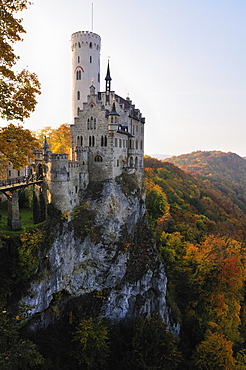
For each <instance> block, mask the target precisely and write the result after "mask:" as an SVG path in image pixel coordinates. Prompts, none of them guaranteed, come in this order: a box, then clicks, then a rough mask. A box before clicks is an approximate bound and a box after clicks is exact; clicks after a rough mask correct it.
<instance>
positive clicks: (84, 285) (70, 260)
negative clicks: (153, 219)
mask: <svg viewBox="0 0 246 370" xmlns="http://www.w3.org/2000/svg"><path fill="white" fill-rule="evenodd" d="M123 180H124V181H122V179H121V182H117V181H114V180H110V181H105V182H102V183H97V184H92V185H91V187H89V188H88V189H87V191H86V192H83V194H81V206H79V207H78V208H77V209H75V210H74V213H73V215H72V217H71V219H70V220H66V221H63V222H62V225H61V223H60V224H59V225H57V226H56V228H55V230H53V235H54V237H53V240H52V245H51V247H50V249H49V251H48V252H47V251H46V252H45V253H47V254H46V255H43V256H41V258H42V259H43V260H45V263H44V264H43V267H42V268H41V270H40V272H39V274H38V276H39V278H38V279H37V281H34V282H32V284H31V287H30V289H29V292H28V294H27V296H26V297H25V298H24V301H25V303H27V304H29V305H33V306H34V309H33V312H34V313H37V314H39V315H38V316H39V317H40V318H41V319H40V323H39V324H37V325H38V326H40V325H41V326H42V325H45V326H46V325H47V324H48V323H49V321H50V319H49V315H48V312H49V310H50V308H51V307H52V304H53V302H54V299H55V297H56V296H57V294H59V293H61V292H62V296H63V297H66V301H69V300H71V299H74V298H75V299H76V298H77V297H82V298H83V297H84V301H85V300H86V299H87V298H88V294H92V295H94V296H95V295H96V296H97V298H98V297H99V298H100V299H98V300H97V303H96V306H97V310H98V313H99V314H100V315H103V316H105V317H108V318H111V319H113V320H120V319H123V318H127V317H137V316H139V315H144V316H148V315H150V314H151V313H157V312H158V313H159V314H160V315H161V316H162V317H163V318H164V319H165V320H166V322H167V323H168V324H170V322H169V315H168V309H167V306H166V300H165V295H166V283H167V279H166V276H165V272H164V267H163V265H162V264H161V263H160V262H159V261H158V259H157V252H156V249H155V243H154V240H153V238H152V234H151V232H150V230H149V228H148V226H147V223H146V218H145V211H146V210H145V203H144V189H143V188H142V185H141V184H142V182H141V180H137V179H136V178H135V179H133V178H131V177H129V178H127V179H126V178H125V179H123ZM126 180H127V181H126ZM133 180H134V181H135V183H134V181H133ZM64 299H65V298H64ZM41 323H42V324H41ZM173 330H174V328H173Z"/></svg>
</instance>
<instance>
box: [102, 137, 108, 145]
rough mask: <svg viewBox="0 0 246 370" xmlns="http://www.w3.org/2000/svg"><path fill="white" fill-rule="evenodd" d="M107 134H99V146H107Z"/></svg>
mask: <svg viewBox="0 0 246 370" xmlns="http://www.w3.org/2000/svg"><path fill="white" fill-rule="evenodd" d="M107 141H108V140H107V136H106V135H105V136H101V146H107Z"/></svg>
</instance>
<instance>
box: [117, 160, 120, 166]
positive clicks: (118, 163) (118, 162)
mask: <svg viewBox="0 0 246 370" xmlns="http://www.w3.org/2000/svg"><path fill="white" fill-rule="evenodd" d="M119 165H120V161H119V159H117V167H119Z"/></svg>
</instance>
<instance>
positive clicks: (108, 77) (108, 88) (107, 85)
mask: <svg viewBox="0 0 246 370" xmlns="http://www.w3.org/2000/svg"><path fill="white" fill-rule="evenodd" d="M105 81H106V103H107V104H109V94H110V90H111V81H112V78H111V76H110V69H109V60H108V68H107V74H106V77H105Z"/></svg>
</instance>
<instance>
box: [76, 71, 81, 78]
mask: <svg viewBox="0 0 246 370" xmlns="http://www.w3.org/2000/svg"><path fill="white" fill-rule="evenodd" d="M76 79H77V80H81V70H80V69H78V70H77V72H76Z"/></svg>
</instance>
